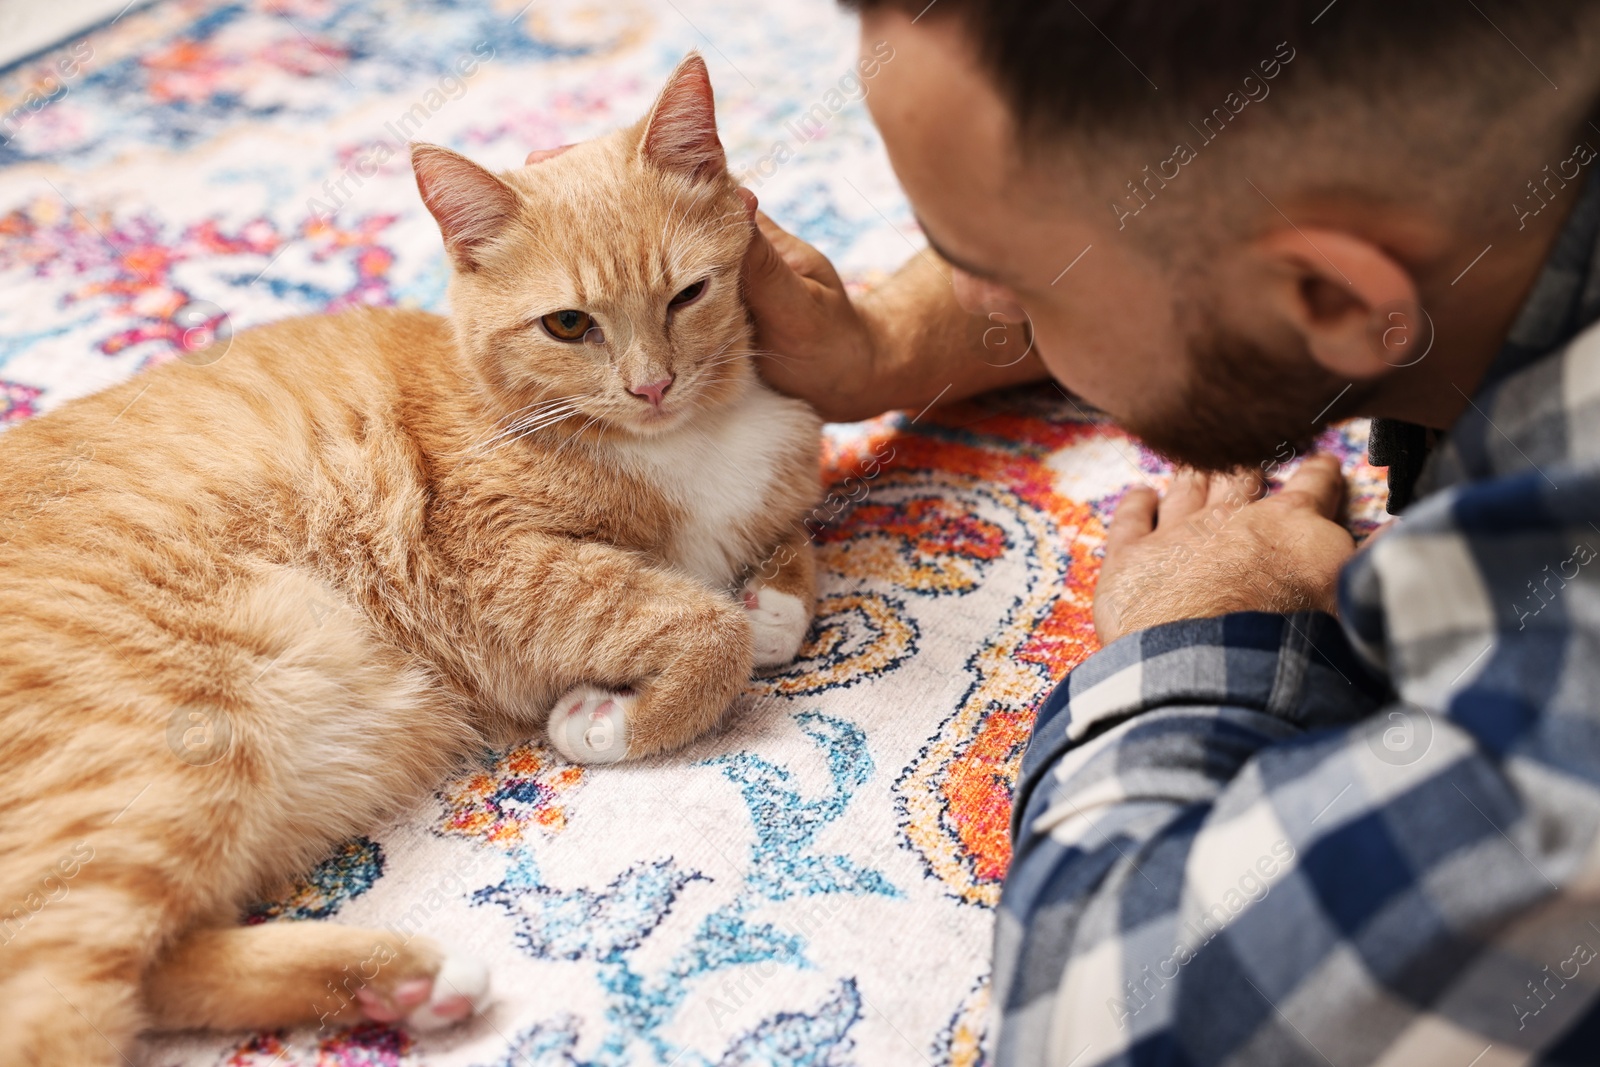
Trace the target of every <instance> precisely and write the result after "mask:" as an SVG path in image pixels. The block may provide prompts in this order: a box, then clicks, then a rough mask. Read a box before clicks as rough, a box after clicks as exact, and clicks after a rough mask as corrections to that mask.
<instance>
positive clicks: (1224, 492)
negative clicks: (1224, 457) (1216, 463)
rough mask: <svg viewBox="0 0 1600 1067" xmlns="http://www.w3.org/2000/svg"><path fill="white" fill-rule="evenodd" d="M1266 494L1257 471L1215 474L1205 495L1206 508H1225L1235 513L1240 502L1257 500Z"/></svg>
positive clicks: (1259, 473) (1264, 486) (1264, 485)
mask: <svg viewBox="0 0 1600 1067" xmlns="http://www.w3.org/2000/svg"><path fill="white" fill-rule="evenodd" d="M1265 493H1266V483H1265V482H1263V481H1262V480H1261V472H1260V471H1258V470H1254V469H1251V470H1244V471H1237V472H1235V473H1233V474H1215V475H1212V477H1211V486H1210V488H1209V490H1208V492H1207V495H1206V506H1207V507H1212V508H1217V507H1226V508H1229V509H1230V510H1234V511H1237V510H1238V508H1239V506H1240V504H1241V503H1242V502H1248V501H1252V500H1259V499H1261V497H1262V496H1264V495H1265Z"/></svg>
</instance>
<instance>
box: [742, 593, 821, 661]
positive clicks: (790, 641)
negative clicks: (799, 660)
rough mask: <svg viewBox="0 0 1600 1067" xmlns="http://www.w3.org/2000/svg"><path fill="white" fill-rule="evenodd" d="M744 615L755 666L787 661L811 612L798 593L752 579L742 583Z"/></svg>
mask: <svg viewBox="0 0 1600 1067" xmlns="http://www.w3.org/2000/svg"><path fill="white" fill-rule="evenodd" d="M744 617H745V619H746V620H748V621H749V623H750V637H751V641H752V643H753V644H754V646H755V652H756V666H757V667H777V666H780V665H782V664H785V663H789V662H791V661H792V660H793V659H794V657H795V656H796V655H797V654H799V652H800V645H801V644H802V643H803V642H804V641H805V639H806V631H807V630H809V629H810V628H811V613H810V612H808V611H806V606H805V604H803V603H801V601H800V598H799V597H797V596H793V595H791V594H789V593H783V592H779V591H778V590H776V589H773V588H771V587H770V586H764V585H756V584H754V583H751V584H750V585H747V586H745V587H744Z"/></svg>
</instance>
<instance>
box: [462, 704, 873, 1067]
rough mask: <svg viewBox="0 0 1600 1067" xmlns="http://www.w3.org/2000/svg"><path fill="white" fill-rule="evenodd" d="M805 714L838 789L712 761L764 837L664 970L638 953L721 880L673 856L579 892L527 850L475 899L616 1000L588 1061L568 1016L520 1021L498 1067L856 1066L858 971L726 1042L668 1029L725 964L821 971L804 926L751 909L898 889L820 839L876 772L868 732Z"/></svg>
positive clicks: (800, 720)
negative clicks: (807, 790) (818, 789)
mask: <svg viewBox="0 0 1600 1067" xmlns="http://www.w3.org/2000/svg"><path fill="white" fill-rule="evenodd" d="M795 721H796V723H797V724H798V725H799V727H800V729H801V731H802V732H804V733H805V734H806V736H807V737H809V738H810V739H811V740H812V741H813V742H814V743H816V745H817V746H818V747H819V748H820V749H821V750H822V753H823V756H824V757H825V759H826V760H827V764H828V769H829V777H830V778H831V780H832V788H831V789H828V790H825V791H824V792H823V794H822V795H821V796H819V797H816V798H807V797H805V796H804V795H802V794H801V792H800V790H799V789H798V787H797V784H796V779H795V776H794V775H793V774H792V773H791V772H789V771H788V770H786V769H785V768H783V767H779V766H777V765H775V764H773V763H771V762H770V761H768V760H765V759H763V758H761V757H760V756H757V755H755V754H753V753H749V752H741V753H737V754H734V755H729V756H719V757H717V758H715V759H712V760H708V761H707V762H706V764H704V765H705V766H713V767H718V768H720V769H721V771H722V773H723V774H724V776H726V777H727V779H728V780H729V781H730V782H732V783H733V784H734V785H735V786H736V787H738V789H739V791H740V794H741V795H742V796H743V798H744V802H745V806H746V808H747V809H748V811H749V813H750V820H751V824H752V826H753V828H754V829H755V833H756V840H755V843H754V844H753V845H752V846H751V851H750V857H749V863H748V867H747V870H746V872H745V876H744V883H743V885H742V886H741V887H740V889H739V891H738V892H737V893H736V894H735V896H734V898H733V899H732V900H731V901H729V902H728V903H726V904H724V905H723V906H722V907H720V908H718V909H717V910H715V911H713V912H712V913H711V914H710V915H708V916H706V917H705V919H704V920H702V921H701V923H700V924H699V925H698V926H697V927H696V929H695V932H694V933H693V934H692V935H691V936H690V938H689V939H688V941H687V943H686V944H684V945H683V946H682V947H681V948H680V949H679V950H678V951H677V952H676V953H675V954H674V955H673V957H672V959H671V961H670V962H669V963H668V964H667V965H666V966H665V967H664V968H663V969H661V970H659V971H658V972H656V973H654V974H649V973H643V972H641V971H639V970H637V969H635V967H634V962H633V955H634V952H635V950H636V949H638V948H639V946H640V945H641V944H642V943H643V942H644V941H645V939H646V938H648V937H649V936H650V935H651V934H652V933H654V932H655V931H656V930H657V928H659V927H660V925H661V923H662V921H663V920H664V919H665V918H666V916H667V914H668V913H669V912H670V911H671V909H672V907H673V904H674V902H675V901H676V899H677V897H678V895H679V894H680V893H681V892H682V891H683V890H684V888H685V887H686V886H687V885H689V884H690V883H691V882H695V881H710V880H711V879H709V878H708V877H706V876H705V875H703V874H700V873H698V872H693V871H685V870H683V869H682V868H680V867H679V866H678V864H677V862H676V861H675V860H673V859H671V858H670V857H669V858H665V859H660V860H656V861H655V862H653V863H637V864H634V865H633V866H631V867H629V868H628V869H627V870H625V871H623V872H622V873H621V874H619V875H618V876H617V877H616V878H614V879H613V880H612V881H611V882H610V883H609V884H608V885H606V886H605V887H604V888H602V889H598V890H594V889H587V888H578V889H574V890H570V891H568V890H558V889H553V888H551V887H549V886H545V885H541V884H539V880H538V876H537V873H536V871H535V869H534V867H533V864H532V860H531V857H529V858H525V859H523V860H520V861H519V862H518V863H516V864H514V865H513V869H512V871H511V873H510V874H509V875H508V876H507V878H506V879H505V880H503V881H502V882H500V883H499V884H497V885H493V886H489V887H487V888H485V889H482V890H479V891H478V893H477V894H475V900H476V901H477V902H478V903H480V904H485V905H488V904H494V905H499V906H501V907H503V908H505V909H506V910H507V911H508V912H510V913H511V914H512V915H514V916H516V918H517V920H518V934H517V936H518V941H519V943H520V944H521V945H522V947H523V948H524V949H525V950H526V951H527V952H528V953H529V954H530V955H532V956H535V957H537V958H540V959H561V960H589V961H593V962H594V963H595V964H596V965H597V970H596V977H597V978H598V981H599V983H600V986H601V988H602V989H603V990H604V992H605V995H606V1001H607V1007H606V1024H607V1025H606V1030H605V1032H604V1034H603V1036H602V1038H601V1041H600V1045H599V1048H598V1050H597V1051H596V1053H595V1055H594V1057H593V1058H592V1059H580V1058H579V1057H578V1054H577V1051H576V1050H577V1046H578V1040H579V1036H580V1034H579V1023H578V1021H577V1020H576V1019H574V1018H572V1017H571V1016H562V1017H559V1018H555V1019H551V1020H545V1021H542V1022H539V1023H536V1024H534V1025H533V1026H532V1027H530V1028H528V1029H526V1030H524V1031H523V1032H522V1033H521V1034H520V1035H518V1037H517V1039H516V1041H515V1042H514V1043H513V1047H512V1048H511V1049H510V1050H508V1054H507V1056H506V1058H505V1059H504V1060H501V1061H499V1062H500V1063H501V1064H504V1065H506V1067H509V1065H511V1064H533V1065H535V1067H545V1065H547V1064H548V1065H560V1067H621V1065H623V1064H635V1063H642V1062H651V1061H653V1062H655V1063H659V1064H677V1065H681V1067H712V1065H717V1067H724V1065H726V1067H733V1065H735V1064H764V1065H773V1067H835V1065H842V1064H844V1063H845V1062H847V1058H848V1056H849V1054H850V1052H851V1050H852V1049H853V1047H854V1042H853V1040H852V1039H851V1037H850V1031H851V1029H852V1028H853V1027H854V1026H855V1024H856V1022H857V1021H858V1020H859V1019H860V1018H861V996H860V992H859V991H858V989H857V987H856V983H855V980H854V979H853V978H845V979H843V980H841V982H840V983H839V985H838V986H837V987H836V989H835V991H834V993H833V994H832V995H831V996H830V997H829V998H828V999H827V1000H826V1001H825V1002H824V1003H822V1004H821V1005H820V1006H817V1007H815V1008H813V1009H811V1010H809V1011H805V1010H799V1011H780V1012H777V1013H775V1014H773V1015H771V1016H769V1017H768V1018H767V1019H765V1020H764V1021H762V1022H760V1023H758V1024H757V1025H756V1026H755V1027H753V1028H752V1029H750V1030H748V1031H746V1032H745V1033H743V1034H741V1035H738V1036H736V1037H735V1038H734V1039H733V1041H732V1042H731V1043H730V1044H729V1045H728V1046H727V1047H726V1048H725V1049H724V1050H721V1051H719V1052H713V1053H710V1054H709V1055H708V1054H707V1053H706V1052H705V1051H703V1050H693V1049H685V1048H681V1047H678V1046H675V1045H674V1044H673V1043H672V1042H671V1041H669V1040H668V1039H667V1038H666V1037H665V1031H666V1030H667V1028H668V1026H669V1025H670V1024H671V1023H673V1022H674V1020H675V1019H677V1018H678V1017H679V1016H680V1011H681V1009H682V1007H683V1005H684V1002H685V1000H686V999H687V998H688V996H689V995H690V994H691V993H692V992H694V991H695V990H696V989H704V988H706V986H708V985H709V983H710V981H711V979H712V977H713V976H715V975H718V974H719V973H722V972H726V971H728V970H730V969H732V968H735V967H749V966H753V965H765V966H766V967H768V968H771V967H774V966H781V967H790V968H793V969H795V970H812V969H814V966H815V965H814V964H813V963H812V962H811V961H810V959H809V958H808V956H807V951H806V950H807V943H808V941H807V936H806V933H805V932H801V931H795V930H789V929H784V928H781V927H779V926H776V925H774V924H772V923H768V922H760V921H755V920H753V919H751V918H750V917H749V916H750V914H751V913H752V912H753V911H755V910H756V909H757V908H761V907H763V906H766V905H770V904H772V903H774V902H778V901H785V900H791V899H793V898H796V897H824V896H831V895H843V894H854V895H863V894H870V895H877V896H886V897H898V896H899V895H900V891H899V890H898V889H896V888H895V887H894V886H893V885H892V884H891V883H890V882H889V881H888V879H887V878H885V877H884V876H883V874H882V873H881V872H879V871H877V870H875V869H872V868H870V867H867V866H864V865H862V864H860V863H857V862H855V861H853V860H851V859H850V858H849V857H846V856H843V855H839V854H834V853H825V852H819V851H818V850H817V849H816V844H815V843H816V837H817V835H818V833H819V832H820V831H821V830H822V829H823V828H824V827H826V826H828V825H829V824H830V823H832V822H834V821H835V820H837V819H838V818H839V817H840V816H841V815H842V814H843V813H844V811H845V809H846V808H847V807H848V806H849V804H850V800H851V798H852V797H853V796H854V795H855V793H856V791H857V790H859V789H860V788H861V786H862V785H864V784H865V783H866V782H867V781H868V780H870V779H871V777H872V775H873V772H874V770H875V767H874V765H873V762H872V757H871V756H870V755H869V754H868V752H867V744H866V735H865V733H864V732H863V731H862V730H861V729H860V728H859V727H857V726H856V725H854V724H853V723H850V722H846V721H844V720H842V719H837V718H833V717H830V716H827V715H823V714H820V713H817V712H801V713H799V714H797V715H796V716H795Z"/></svg>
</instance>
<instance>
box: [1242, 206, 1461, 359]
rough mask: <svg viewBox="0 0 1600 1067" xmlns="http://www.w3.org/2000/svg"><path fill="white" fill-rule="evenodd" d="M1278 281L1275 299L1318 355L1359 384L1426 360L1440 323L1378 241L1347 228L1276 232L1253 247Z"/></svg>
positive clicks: (1272, 288) (1270, 294)
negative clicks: (1431, 317)
mask: <svg viewBox="0 0 1600 1067" xmlns="http://www.w3.org/2000/svg"><path fill="white" fill-rule="evenodd" d="M1252 251H1253V252H1255V253H1256V254H1257V255H1259V256H1261V257H1263V258H1264V259H1265V261H1266V262H1265V264H1264V266H1265V267H1266V271H1267V274H1268V276H1269V277H1271V278H1272V279H1273V281H1272V283H1271V284H1270V285H1269V286H1268V289H1267V297H1268V299H1269V300H1271V301H1273V302H1274V303H1275V304H1276V305H1277V310H1278V312H1279V314H1280V315H1282V316H1283V317H1284V318H1285V319H1287V320H1288V322H1289V323H1290V324H1291V325H1292V326H1293V327H1294V328H1295V329H1297V330H1298V331H1299V332H1300V334H1301V336H1302V337H1303V338H1304V339H1305V342H1306V348H1307V349H1308V350H1309V351H1310V352H1311V357H1312V358H1313V359H1315V360H1316V361H1317V363H1319V364H1321V365H1322V366H1323V367H1324V368H1325V369H1327V370H1328V371H1329V372H1331V373H1333V374H1336V375H1338V376H1339V377H1341V378H1346V379H1349V380H1351V381H1362V380H1366V379H1371V378H1378V377H1381V376H1382V375H1384V374H1387V373H1389V372H1390V371H1392V370H1394V369H1396V368H1398V367H1408V366H1410V365H1412V364H1413V363H1417V362H1420V361H1421V359H1422V357H1423V356H1424V355H1426V354H1427V350H1428V348H1429V347H1430V346H1431V345H1432V343H1433V325H1432V322H1431V321H1430V320H1429V319H1428V316H1427V312H1426V311H1424V310H1423V308H1422V306H1421V304H1420V302H1419V300H1418V294H1417V286H1416V283H1415V282H1414V281H1412V279H1411V275H1410V274H1409V273H1408V272H1407V271H1406V269H1405V268H1404V267H1403V266H1401V265H1400V264H1399V263H1398V262H1397V261H1396V260H1395V259H1394V258H1393V257H1391V256H1390V255H1389V254H1388V253H1387V252H1385V251H1384V250H1383V249H1382V248H1380V247H1379V246H1377V245H1375V244H1373V243H1372V242H1370V241H1368V240H1366V239H1364V238H1361V237H1357V236H1355V235H1354V234H1351V233H1347V232H1345V231H1342V230H1327V229H1318V228H1316V227H1306V228H1290V229H1280V230H1274V231H1273V232H1271V233H1269V234H1267V235H1266V236H1265V237H1262V238H1260V239H1258V240H1257V241H1256V242H1255V243H1254V244H1253V245H1252Z"/></svg>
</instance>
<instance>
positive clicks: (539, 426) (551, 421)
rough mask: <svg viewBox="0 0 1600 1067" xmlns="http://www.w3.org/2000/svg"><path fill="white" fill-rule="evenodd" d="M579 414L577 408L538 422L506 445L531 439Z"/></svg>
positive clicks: (526, 428)
mask: <svg viewBox="0 0 1600 1067" xmlns="http://www.w3.org/2000/svg"><path fill="white" fill-rule="evenodd" d="M578 413H579V410H578V409H577V408H576V407H574V408H573V409H572V410H571V411H563V412H560V413H558V414H555V415H552V416H550V417H549V418H546V419H543V420H541V421H540V422H538V423H536V424H534V425H532V426H527V427H525V428H523V429H522V430H521V431H520V432H519V433H517V435H516V436H514V437H512V438H511V439H510V441H507V442H506V443H507V444H509V443H510V442H511V441H520V440H522V439H523V438H525V437H530V436H532V435H533V434H536V433H538V432H539V431H540V430H544V429H548V428H549V427H551V426H554V425H555V424H556V423H558V422H561V421H563V420H565V419H570V418H571V417H572V416H574V415H576V414H578Z"/></svg>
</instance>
